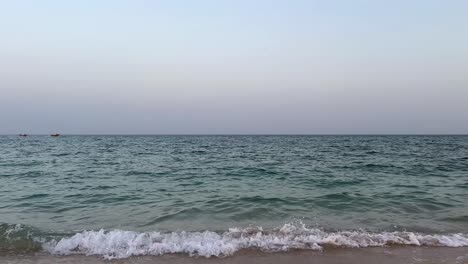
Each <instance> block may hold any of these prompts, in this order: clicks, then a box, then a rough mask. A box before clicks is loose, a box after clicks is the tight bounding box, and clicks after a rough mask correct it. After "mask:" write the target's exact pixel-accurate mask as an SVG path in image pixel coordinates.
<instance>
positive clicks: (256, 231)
mask: <svg viewBox="0 0 468 264" xmlns="http://www.w3.org/2000/svg"><path fill="white" fill-rule="evenodd" d="M392 244H398V245H413V246H422V245H425V246H445V247H462V246H468V235H467V234H449V235H436V234H433V235H428V234H418V233H412V232H382V233H368V232H362V231H340V232H324V231H322V230H319V229H309V228H306V227H304V226H301V227H298V226H295V225H291V224H286V225H284V226H283V227H281V228H279V229H277V230H274V231H270V232H266V231H263V230H262V229H261V228H247V229H239V228H232V229H230V230H229V231H227V232H224V233H216V232H212V231H204V232H183V231H182V232H172V233H161V232H141V233H140V232H133V231H121V230H114V231H104V230H100V231H84V232H81V233H77V234H75V235H74V236H72V237H68V238H63V239H61V240H59V241H51V242H48V243H45V244H44V245H43V248H44V249H45V250H46V251H48V252H50V253H52V254H57V255H69V254H85V255H100V256H103V257H104V258H107V259H114V258H127V257H130V256H141V255H163V254H168V253H185V254H188V255H190V256H204V257H211V256H218V257H220V256H227V255H232V254H233V253H235V252H236V251H238V250H240V249H245V248H257V249H260V250H264V251H286V250H289V249H312V250H321V249H322V248H323V247H324V246H337V247H352V248H357V247H378V246H386V245H392Z"/></svg>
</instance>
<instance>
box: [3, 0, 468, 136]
mask: <svg viewBox="0 0 468 264" xmlns="http://www.w3.org/2000/svg"><path fill="white" fill-rule="evenodd" d="M467 14H468V1H464V0H460V1H457V0H449V1H447V0H439V1H435V0H413V1H406V0H405V1H400V0H392V1H387V0H385V1H383V0H368V1H364V0H355V1H348V0H343V1H339V0H323V1H314V0H307V1H306V0H304V1H301V0H283V1H279V0H278V1H275V0H270V1H266V0H255V1H252V0H232V1H231V0H211V1H209V0H198V1H189V0H186V1H181V0H167V1H157V0H154V1H150V0H146V1H145V0H128V1H122V0H100V1H95V0H82V1H60V0H55V1H52V0H42V1H35V0H34V1H33V0H31V1H26V0H15V1H8V0H0V134H18V133H29V134H49V133H62V134H468V15H467Z"/></svg>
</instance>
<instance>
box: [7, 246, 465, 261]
mask: <svg viewBox="0 0 468 264" xmlns="http://www.w3.org/2000/svg"><path fill="white" fill-rule="evenodd" d="M0 263H2V264H3V263H5V264H19V263H22V264H23V263H26V264H28V263H31V264H32V263H34V264H46V263H62V264H83V263H90V264H130V263H131V264H150V263H163V264H188V263H200V264H202V263H208V264H211V263H212V264H215V263H220V264H241V263H256V264H267V263H272V264H275V263H295V264H296V263H299V264H301V263H312V264H314V263H317V264H318V263H321V264H341V263H343V264H344V263H346V264H367V263H369V264H370V263H379V264H396V263H398V264H402V263H418V264H436V263H437V264H439V263H447V264H468V247H460V248H447V247H412V246H403V247H375V248H356V249H349V248H348V249H344V248H332V249H326V250H324V251H311V250H292V251H288V252H280V253H267V252H262V251H258V250H241V251H239V252H238V253H236V254H234V255H233V256H228V257H224V258H217V257H211V258H205V257H189V256H187V255H184V254H168V255H163V256H142V257H131V258H127V259H117V260H106V259H103V258H101V257H98V256H83V255H70V256H51V255H48V254H45V253H34V254H33V253H31V254H24V255H10V254H8V255H0Z"/></svg>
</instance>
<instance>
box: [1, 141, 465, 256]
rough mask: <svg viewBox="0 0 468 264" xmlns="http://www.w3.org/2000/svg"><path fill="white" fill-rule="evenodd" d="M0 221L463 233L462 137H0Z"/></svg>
mask: <svg viewBox="0 0 468 264" xmlns="http://www.w3.org/2000/svg"><path fill="white" fill-rule="evenodd" d="M0 223H4V224H3V226H2V228H3V229H2V228H0V229H2V230H3V231H2V230H0V233H1V232H7V231H8V232H10V231H11V229H12V228H14V227H15V225H16V224H21V225H25V226H27V227H28V228H29V229H30V230H35V231H34V232H36V233H40V234H42V235H43V236H47V235H50V236H66V235H70V234H74V233H76V232H80V231H83V230H99V229H105V230H112V229H121V230H132V231H135V232H142V233H141V234H148V233H145V232H154V231H158V232H173V231H174V232H180V231H205V230H208V231H215V233H214V234H216V232H218V233H219V232H224V231H226V230H229V228H232V227H238V228H246V227H257V226H261V227H262V228H263V229H264V230H273V229H274V228H275V227H281V226H283V225H284V224H285V223H303V224H304V225H305V226H307V228H317V229H319V230H322V231H323V232H325V231H326V232H332V233H333V232H341V231H346V230H361V231H362V232H373V233H379V232H380V233H381V232H393V231H399V232H400V231H411V232H419V233H422V234H448V233H468V137H466V136H62V137H58V138H52V137H48V136H30V137H25V138H20V137H15V136H2V137H0ZM9 230H10V231H9ZM314 230H315V229H314ZM322 231H320V232H322ZM34 232H33V233H34ZM327 234H328V233H327ZM5 237H6V235H3V238H2V236H1V234H0V243H2V239H4V240H5ZM467 241H468V240H467ZM467 243H468V242H467ZM0 248H1V247H0Z"/></svg>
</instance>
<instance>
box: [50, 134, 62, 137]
mask: <svg viewBox="0 0 468 264" xmlns="http://www.w3.org/2000/svg"><path fill="white" fill-rule="evenodd" d="M50 136H51V137H59V136H60V134H52V135H50Z"/></svg>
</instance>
